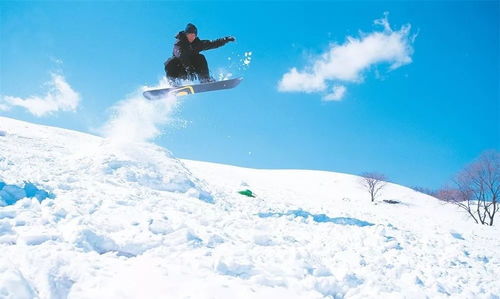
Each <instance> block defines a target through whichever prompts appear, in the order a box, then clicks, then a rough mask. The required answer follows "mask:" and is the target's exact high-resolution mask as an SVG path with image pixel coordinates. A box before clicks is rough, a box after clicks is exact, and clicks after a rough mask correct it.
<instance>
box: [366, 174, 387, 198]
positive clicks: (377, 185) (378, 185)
mask: <svg viewBox="0 0 500 299" xmlns="http://www.w3.org/2000/svg"><path fill="white" fill-rule="evenodd" d="M361 176H362V178H361V179H360V183H361V185H362V186H363V187H364V188H365V189H366V190H367V191H368V192H369V193H370V198H371V200H372V202H373V201H375V198H376V197H377V196H378V195H379V193H380V191H381V190H382V189H383V188H384V187H385V185H386V184H387V183H386V181H387V177H386V176H385V175H383V174H381V173H377V172H365V173H363V174H361Z"/></svg>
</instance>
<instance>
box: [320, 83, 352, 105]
mask: <svg viewBox="0 0 500 299" xmlns="http://www.w3.org/2000/svg"><path fill="white" fill-rule="evenodd" d="M346 90H347V89H346V87H345V86H344V85H335V86H334V87H333V90H332V93H330V94H327V95H326V96H324V97H323V99H324V100H325V101H340V100H342V98H343V97H344V95H345V92H346Z"/></svg>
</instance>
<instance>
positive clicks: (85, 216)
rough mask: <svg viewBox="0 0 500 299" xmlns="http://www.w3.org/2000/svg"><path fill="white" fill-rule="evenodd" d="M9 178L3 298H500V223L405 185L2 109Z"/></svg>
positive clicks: (0, 243)
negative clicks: (126, 137) (246, 163)
mask: <svg viewBox="0 0 500 299" xmlns="http://www.w3.org/2000/svg"><path fill="white" fill-rule="evenodd" d="M0 182H2V183H1V187H2V188H1V189H2V190H3V189H5V188H6V187H8V188H11V189H14V190H17V191H19V192H18V193H16V194H17V196H16V197H15V200H11V201H9V204H6V203H5V204H3V206H1V207H0V250H1V252H2V255H1V257H0V297H1V298H165V297H166V296H168V298H366V297H369V298H401V297H409V298H420V297H431V298H445V297H450V296H452V297H457V298H498V296H499V294H500V285H499V284H498V282H497V278H498V277H499V274H500V257H499V256H500V255H499V250H500V249H499V248H500V234H499V231H498V226H494V227H487V226H480V225H476V224H475V223H473V221H470V219H468V218H467V215H465V214H464V213H461V212H460V211H459V210H457V208H456V207H454V206H449V205H444V204H443V203H442V202H440V201H438V200H437V199H435V198H432V197H430V196H427V195H425V194H422V193H418V192H415V191H413V190H411V189H409V188H406V187H403V186H399V185H396V184H390V183H389V184H388V185H387V187H386V189H384V191H383V193H382V195H381V197H380V198H379V199H378V200H377V201H376V202H375V203H371V202H370V199H369V195H368V193H367V192H366V191H364V190H363V189H362V188H361V186H360V184H359V177H357V176H353V175H349V174H342V173H333V172H326V171H312V170H263V169H248V168H241V167H235V166H230V165H221V164H216V163H208V162H199V161H190V160H182V159H177V158H175V157H174V156H173V155H172V153H170V152H169V151H168V150H166V149H164V148H161V147H158V146H156V145H154V144H151V143H144V142H123V140H120V142H117V141H116V140H114V139H110V138H101V137H97V136H92V135H87V134H83V133H79V132H74V131H69V130H64V129H59V128H52V127H46V126H40V125H35V124H30V123H26V122H21V121H17V120H14V119H9V118H5V117H0ZM26 186H28V188H26ZM34 188H36V189H34ZM247 189H248V190H251V191H252V194H253V195H255V197H254V198H253V197H248V196H244V195H241V194H239V193H238V192H240V191H242V190H247ZM21 190H22V191H21ZM23 192H24V195H23ZM1 194H3V193H1ZM36 194H39V196H36ZM45 195H46V196H45ZM49 195H50V196H49ZM26 196H28V197H26ZM2 200H4V201H5V199H4V197H3V195H2ZM384 200H386V201H390V202H392V203H389V202H384Z"/></svg>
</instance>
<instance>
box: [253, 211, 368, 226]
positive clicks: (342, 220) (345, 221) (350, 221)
mask: <svg viewBox="0 0 500 299" xmlns="http://www.w3.org/2000/svg"><path fill="white" fill-rule="evenodd" d="M257 215H258V216H259V217H260V218H269V217H273V216H277V217H281V216H289V215H293V216H295V217H303V218H307V217H312V218H313V220H314V221H315V222H319V223H324V222H332V223H335V224H340V225H354V226H359V227H363V226H372V225H373V223H370V222H366V221H363V220H359V219H356V218H350V217H335V218H331V217H328V216H327V215H325V214H311V213H309V212H307V211H304V210H290V211H288V212H286V213H279V212H276V213H273V212H268V213H258V214H257Z"/></svg>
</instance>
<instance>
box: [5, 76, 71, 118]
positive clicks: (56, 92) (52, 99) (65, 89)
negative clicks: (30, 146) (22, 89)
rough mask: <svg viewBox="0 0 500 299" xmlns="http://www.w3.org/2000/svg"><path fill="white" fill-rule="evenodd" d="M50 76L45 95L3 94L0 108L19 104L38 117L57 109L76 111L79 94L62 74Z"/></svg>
mask: <svg viewBox="0 0 500 299" xmlns="http://www.w3.org/2000/svg"><path fill="white" fill-rule="evenodd" d="M51 77H52V78H51V81H49V82H47V83H46V85H47V86H48V87H49V91H48V92H47V94H46V95H45V96H43V97H40V96H31V97H28V98H26V99H23V98H19V97H12V96H4V97H3V103H0V109H2V108H3V109H2V110H7V109H9V108H10V107H12V106H19V107H23V108H25V109H27V110H28V111H29V112H30V113H32V114H34V115H35V116H39V117H40V116H44V115H47V114H51V113H53V112H57V111H76V108H77V107H78V104H79V102H80V95H79V94H78V93H77V92H76V91H74V90H73V88H71V86H70V85H69V84H68V82H66V79H65V78H64V77H63V76H62V75H60V74H55V73H52V74H51Z"/></svg>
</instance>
